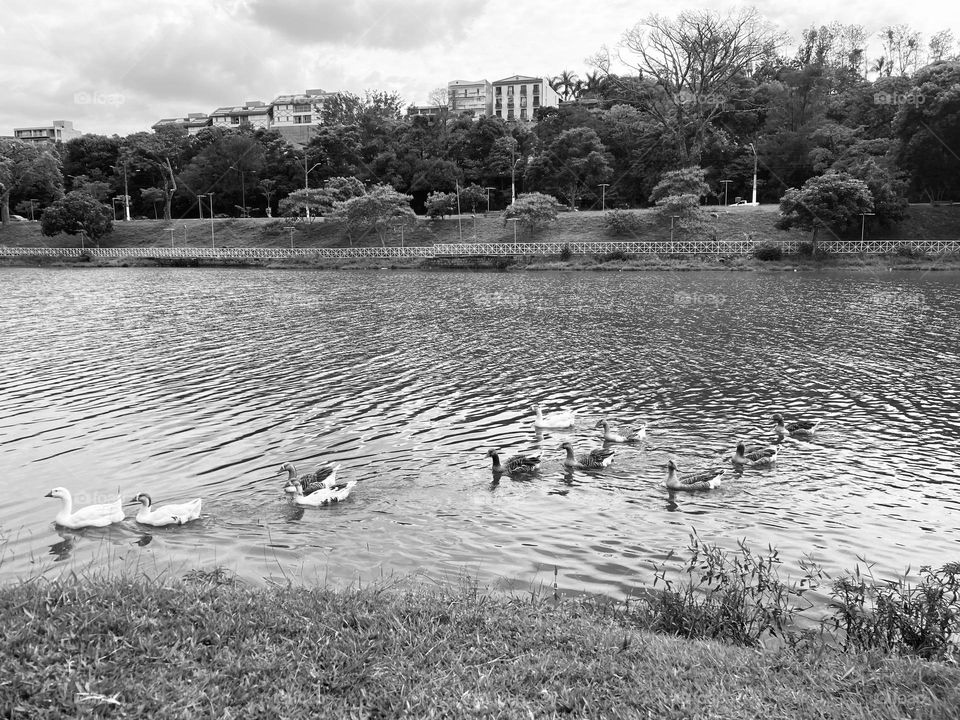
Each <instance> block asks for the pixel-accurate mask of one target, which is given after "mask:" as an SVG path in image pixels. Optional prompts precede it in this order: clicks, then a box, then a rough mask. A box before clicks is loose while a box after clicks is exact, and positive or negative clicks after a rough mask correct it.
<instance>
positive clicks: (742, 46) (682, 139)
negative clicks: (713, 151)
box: [618, 9, 782, 163]
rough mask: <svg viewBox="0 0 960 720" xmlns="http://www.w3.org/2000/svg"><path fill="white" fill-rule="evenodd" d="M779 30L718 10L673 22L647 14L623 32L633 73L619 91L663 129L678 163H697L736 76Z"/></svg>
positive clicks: (771, 50) (772, 43) (750, 15)
mask: <svg viewBox="0 0 960 720" xmlns="http://www.w3.org/2000/svg"><path fill="white" fill-rule="evenodd" d="M781 40H782V35H780V34H779V33H777V32H776V31H775V30H774V29H773V27H772V26H771V25H770V24H769V23H768V22H767V21H766V20H764V19H763V18H761V16H760V15H759V14H758V13H757V11H756V10H753V9H749V10H739V11H735V12H731V13H730V14H728V15H726V16H720V15H719V14H717V13H714V12H707V11H686V12H682V13H680V14H679V15H678V16H677V18H676V20H670V19H668V18H665V17H662V16H659V15H651V16H650V17H648V18H647V19H646V20H645V21H644V22H643V23H640V24H638V25H636V26H634V27H633V28H632V29H631V30H628V31H627V32H626V33H624V36H623V40H622V46H623V48H624V50H626V51H627V53H628V54H629V56H632V60H630V59H629V58H628V59H625V60H624V61H625V62H626V63H627V64H628V65H630V66H631V67H633V68H634V69H635V70H636V71H637V72H638V73H639V76H640V78H641V81H640V83H639V84H636V85H633V86H632V87H630V86H629V85H628V84H626V83H622V82H621V83H618V84H619V85H620V89H621V90H623V91H625V92H624V94H625V95H628V96H631V97H632V100H633V102H634V103H636V104H638V105H639V106H640V107H641V108H643V109H644V110H646V111H647V112H649V113H650V114H651V116H652V117H654V118H656V119H657V121H658V122H660V123H661V124H662V125H663V126H664V127H665V128H667V129H669V130H670V132H671V134H672V136H673V139H674V142H675V143H676V146H677V151H678V153H679V155H680V157H681V159H682V161H683V162H684V163H691V162H693V163H699V162H700V154H701V151H702V147H703V143H704V134H705V132H706V129H707V128H708V126H709V125H710V123H711V122H712V121H713V119H714V118H715V117H716V116H717V115H719V114H720V113H721V111H722V110H723V106H724V104H725V103H727V102H731V101H732V100H734V99H736V98H738V97H739V96H740V94H741V86H740V83H739V82H738V81H739V79H740V78H741V77H742V76H743V75H745V74H747V72H748V71H749V70H750V69H751V68H752V67H753V66H755V65H758V64H760V63H762V62H764V61H765V60H768V59H770V58H772V57H774V56H775V53H776V49H777V46H778V45H779V44H780V42H781Z"/></svg>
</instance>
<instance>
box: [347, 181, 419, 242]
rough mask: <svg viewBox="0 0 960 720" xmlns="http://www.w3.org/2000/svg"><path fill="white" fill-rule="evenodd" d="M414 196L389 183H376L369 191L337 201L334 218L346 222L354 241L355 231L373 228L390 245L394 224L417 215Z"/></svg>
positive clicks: (361, 231)
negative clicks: (390, 231) (389, 240)
mask: <svg viewBox="0 0 960 720" xmlns="http://www.w3.org/2000/svg"><path fill="white" fill-rule="evenodd" d="M412 199H413V198H411V197H410V196H409V195H404V194H403V193H399V192H397V191H396V190H394V189H393V188H392V187H390V186H389V185H374V186H373V187H372V188H370V190H369V191H368V192H367V193H366V194H365V195H361V196H360V197H355V198H351V199H350V200H345V201H343V202H338V203H336V204H335V205H334V206H333V212H332V213H331V215H330V218H331V219H332V220H335V221H338V222H342V223H343V224H344V226H345V227H346V229H347V237H349V238H350V244H351V245H353V238H354V235H355V234H357V233H367V232H371V231H372V232H376V233H377V236H378V238H379V239H380V244H381V245H383V246H384V247H386V234H387V232H388V231H389V229H390V227H391V224H392V223H394V222H398V221H403V222H408V221H409V219H410V216H412V215H413V210H412V209H411V208H410V201H411V200H412Z"/></svg>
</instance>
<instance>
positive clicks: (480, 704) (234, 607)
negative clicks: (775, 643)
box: [0, 571, 960, 720]
mask: <svg viewBox="0 0 960 720" xmlns="http://www.w3.org/2000/svg"><path fill="white" fill-rule="evenodd" d="M638 617H639V616H638V615H636V614H634V613H633V612H632V611H631V609H630V608H629V607H626V606H624V605H623V604H618V603H613V602H610V601H598V600H590V599H584V598H580V599H576V598H573V599H558V600H555V599H553V598H547V597H537V596H536V595H526V596H515V595H502V594H497V593H492V592H486V591H481V590H478V589H477V588H476V587H474V586H471V585H469V584H467V583H464V584H463V585H462V586H460V587H454V588H449V587H441V586H437V585H432V584H426V583H425V582H422V581H421V582H415V581H413V580H409V579H408V580H405V581H395V582H393V583H390V584H382V585H379V586H372V587H366V588H360V589H354V590H348V591H342V590H341V591H334V590H328V589H322V588H320V589H318V588H309V587H303V586H300V585H295V584H287V585H283V586H267V587H250V586H246V585H243V584H240V583H238V582H236V581H235V580H233V579H232V578H231V577H229V576H227V575H225V574H224V573H222V572H221V571H214V572H210V573H197V572H195V573H194V574H192V575H188V576H187V577H185V578H183V579H171V578H162V579H147V578H145V577H139V578H128V577H117V576H114V577H108V578H76V577H74V578H73V579H70V580H64V581H57V582H52V583H49V582H45V581H42V580H33V581H30V582H25V583H23V584H20V585H16V586H10V587H5V588H2V589H0V625H2V630H3V647H2V652H0V715H2V716H3V717H9V718H31V719H34V718H59V717H118V718H119V717H135V718H165V719H167V718H196V717H217V718H251V717H277V718H303V717H337V718H341V717H357V718H389V717H416V718H421V717H423V718H427V717H505V718H527V717H558V716H567V717H576V718H585V717H590V718H634V717H637V718H647V717H655V718H738V719H739V718H760V717H762V718H764V719H765V720H775V719H777V718H790V719H791V720H793V719H798V718H843V720H857V719H859V718H863V719H867V718H870V719H871V720H876V719H879V718H903V717H910V718H930V719H931V720H932V719H934V718H937V719H938V720H939V719H943V718H949V717H957V712H958V708H960V669H958V668H957V667H956V666H949V665H946V664H942V663H936V662H923V661H919V660H913V659H905V658H892V657H886V656H883V655H869V654H867V655H853V654H841V653H839V652H835V651H832V650H828V649H826V648H825V647H824V646H823V645H814V644H811V646H810V647H809V648H808V649H807V650H803V651H800V650H785V649H781V650H755V649H746V648H740V647H733V646H725V645H721V644H719V643H715V642H706V641H687V640H680V639H677V638H673V637H667V636H658V635H654V634H651V633H649V632H647V631H646V630H645V629H644V628H643V627H641V626H640V625H639V624H638V622H637V618H638Z"/></svg>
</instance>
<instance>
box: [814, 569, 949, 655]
mask: <svg viewBox="0 0 960 720" xmlns="http://www.w3.org/2000/svg"><path fill="white" fill-rule="evenodd" d="M908 572H909V570H908ZM920 575H921V577H922V580H921V582H920V584H919V585H917V586H912V585H908V584H907V583H906V582H904V581H903V580H902V579H898V580H896V581H891V580H887V581H885V582H883V583H880V584H878V583H877V582H876V581H875V580H874V578H873V575H872V572H871V571H870V568H869V567H868V568H867V573H866V575H863V574H861V573H860V569H859V567H858V568H857V569H856V572H855V573H854V575H853V576H852V577H843V578H840V579H839V580H837V581H836V582H835V583H834V584H833V591H832V593H831V595H832V597H833V599H834V603H833V605H834V608H835V611H834V613H833V617H832V618H831V620H830V622H831V623H832V625H833V629H834V630H840V631H842V633H843V636H842V640H841V642H842V646H843V648H844V650H858V651H862V650H874V649H877V650H882V651H884V652H886V653H899V654H908V655H918V656H920V657H922V658H926V659H934V660H942V659H945V658H948V657H951V656H953V655H954V654H955V653H956V652H957V651H958V650H960V647H958V641H957V638H958V636H960V635H958V634H960V563H950V564H948V565H945V566H943V567H942V568H940V570H931V569H930V568H929V567H923V568H921V569H920Z"/></svg>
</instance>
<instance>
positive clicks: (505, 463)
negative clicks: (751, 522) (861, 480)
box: [46, 404, 820, 530]
mask: <svg viewBox="0 0 960 720" xmlns="http://www.w3.org/2000/svg"><path fill="white" fill-rule="evenodd" d="M533 411H534V413H535V418H534V421H533V424H534V427H535V428H536V429H537V430H543V429H553V430H568V429H571V428H573V427H574V426H575V424H576V414H575V413H574V412H571V411H564V412H557V413H552V414H549V415H544V414H543V411H542V409H541V407H540V405H539V404H537V405H534V406H533ZM773 422H774V434H775V436H776V438H777V441H778V443H779V442H782V441H783V440H786V439H787V438H802V437H809V436H811V435H813V434H814V433H815V432H816V431H817V429H818V428H819V426H820V421H819V420H816V421H814V420H793V421H790V422H786V421H785V420H784V419H783V416H782V415H780V414H779V413H778V414H776V415H774V416H773ZM595 428H597V429H601V428H602V431H603V432H602V438H603V441H604V443H605V444H604V445H603V446H602V447H597V448H593V449H590V450H587V451H578V450H577V449H576V448H575V447H574V446H573V444H572V443H571V442H564V443H562V444H561V445H560V446H559V447H558V448H557V449H558V450H563V451H564V452H565V453H566V455H565V457H564V459H563V461H562V465H563V467H566V468H569V469H573V470H602V469H603V468H605V467H608V466H609V465H610V464H611V463H612V462H613V458H614V455H615V454H616V451H615V450H614V449H613V448H610V447H607V446H606V443H621V444H628V443H637V442H641V441H643V440H644V439H646V437H647V423H642V424H639V425H637V426H635V427H617V428H611V426H610V423H609V422H608V421H607V420H606V418H601V419H600V420H599V421H598V422H597V424H596V425H595ZM780 448H781V445H780V444H774V445H749V446H748V445H746V444H745V443H743V442H740V443H738V444H737V448H736V451H735V452H734V454H733V457H732V458H731V462H732V463H733V465H734V466H735V467H738V468H761V467H768V466H770V465H773V464H774V463H775V462H776V461H777V458H778V456H779V454H780ZM486 454H487V457H489V458H490V459H491V461H492V471H493V473H494V475H495V476H497V477H499V476H501V475H507V476H510V477H520V476H525V475H530V474H532V473H535V472H537V471H538V470H539V469H540V467H541V465H542V459H541V456H540V455H539V454H523V453H519V454H516V455H510V456H505V457H504V459H501V455H502V454H503V453H502V451H501V450H499V449H496V448H493V449H490V450H488V451H487V453H486ZM339 470H340V464H339V463H336V464H335V463H324V464H322V465H320V466H319V467H318V468H317V469H316V470H315V471H314V472H313V473H309V474H307V475H300V474H299V473H298V471H297V468H296V466H295V465H294V464H293V463H290V462H285V463H283V465H281V466H280V469H279V470H278V471H277V474H278V475H283V474H286V482H285V484H284V488H283V489H284V492H285V493H286V494H287V495H288V496H289V497H290V499H291V501H292V502H293V503H295V504H297V505H303V506H312V507H319V506H323V505H331V504H333V503H337V502H341V501H343V500H346V499H347V498H348V497H349V496H350V492H351V491H352V490H353V488H354V487H355V486H356V484H357V481H356V480H347V481H340V480H338V478H337V472H338V471H339ZM666 470H667V477H666V479H665V480H664V485H665V486H666V488H667V489H668V490H669V491H671V492H673V491H678V490H680V491H699V490H712V489H713V488H717V487H720V484H721V482H722V478H723V476H724V475H725V474H726V472H727V468H726V467H711V468H706V469H701V470H697V471H694V472H684V473H681V472H680V470H679V469H678V468H677V465H676V463H675V462H674V461H673V460H672V459H671V460H669V461H668V462H667V465H666ZM46 497H49V498H57V499H59V500H60V502H61V506H60V511H59V512H58V513H57V515H56V517H54V523H55V524H56V525H59V526H61V527H65V528H70V529H73V530H77V529H82V528H94V527H107V526H109V525H112V524H114V523H119V522H123V521H124V520H125V519H126V513H125V512H124V509H123V500H122V498H121V497H120V495H119V494H118V495H117V498H116V499H115V500H114V501H112V502H109V503H103V504H96V505H87V506H85V507H81V508H76V509H75V508H74V507H73V497H72V495H71V494H70V491H69V490H67V489H66V488H64V487H55V488H53V489H52V490H51V491H50V492H48V493H47V494H46ZM128 504H131V505H139V506H140V509H139V511H138V512H137V514H136V515H135V516H134V520H135V521H136V522H138V523H140V524H141V525H150V526H153V527H165V526H168V525H185V524H187V523H189V522H192V521H194V520H198V519H199V518H200V513H201V507H202V500H201V498H194V499H193V500H190V501H187V502H182V503H174V504H169V505H164V506H161V507H156V506H154V504H153V499H152V497H151V496H150V495H148V494H147V493H143V492H142V493H138V494H137V495H136V497H134V498H133V500H131V502H130V503H128Z"/></svg>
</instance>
